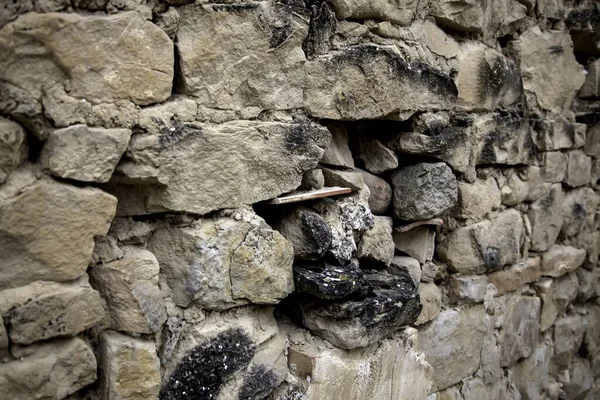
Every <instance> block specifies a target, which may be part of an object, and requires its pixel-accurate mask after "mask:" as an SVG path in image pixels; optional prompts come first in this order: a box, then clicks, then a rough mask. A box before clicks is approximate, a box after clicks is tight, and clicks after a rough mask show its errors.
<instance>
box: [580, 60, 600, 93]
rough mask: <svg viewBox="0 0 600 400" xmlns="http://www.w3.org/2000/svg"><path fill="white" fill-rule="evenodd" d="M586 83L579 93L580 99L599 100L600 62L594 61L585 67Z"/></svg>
mask: <svg viewBox="0 0 600 400" xmlns="http://www.w3.org/2000/svg"><path fill="white" fill-rule="evenodd" d="M585 72H586V74H585V83H584V84H583V86H582V87H581V90H580V91H579V97H583V98H597V97H599V96H600V61H599V60H594V61H591V62H589V63H588V65H587V66H586V67H585Z"/></svg>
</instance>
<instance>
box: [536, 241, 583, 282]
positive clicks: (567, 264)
mask: <svg viewBox="0 0 600 400" xmlns="http://www.w3.org/2000/svg"><path fill="white" fill-rule="evenodd" d="M585 254H586V253H585V250H583V249H577V248H575V247H571V246H561V245H558V244H555V245H553V246H552V247H550V248H549V249H548V251H547V252H545V253H544V254H543V255H542V275H545V276H553V277H558V276H562V275H564V274H566V273H568V272H571V271H574V270H576V269H577V268H579V267H580V266H581V264H583V261H584V260H585Z"/></svg>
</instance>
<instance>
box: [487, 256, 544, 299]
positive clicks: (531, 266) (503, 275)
mask: <svg viewBox="0 0 600 400" xmlns="http://www.w3.org/2000/svg"><path fill="white" fill-rule="evenodd" d="M540 277H541V271H540V258H539V257H530V258H528V259H527V260H525V261H521V262H520V263H517V264H515V265H512V266H510V267H508V268H504V269H502V270H500V271H495V272H492V273H491V274H489V275H488V278H489V282H490V283H493V284H494V286H496V289H497V290H498V295H503V294H505V293H508V292H514V291H515V290H517V289H519V288H520V287H521V286H523V285H526V284H528V283H531V282H535V281H537V280H538V279H540Z"/></svg>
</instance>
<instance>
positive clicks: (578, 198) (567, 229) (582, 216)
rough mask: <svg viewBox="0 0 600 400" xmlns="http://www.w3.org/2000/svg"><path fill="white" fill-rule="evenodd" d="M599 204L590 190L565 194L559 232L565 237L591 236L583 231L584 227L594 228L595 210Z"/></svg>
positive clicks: (598, 200) (596, 196)
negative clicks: (561, 224) (561, 223)
mask: <svg viewBox="0 0 600 400" xmlns="http://www.w3.org/2000/svg"><path fill="white" fill-rule="evenodd" d="M599 203H600V196H599V195H597V194H596V193H595V192H594V190H593V189H592V188H589V187H586V188H579V189H575V190H571V191H569V192H567V193H566V194H565V197H564V202H563V206H562V212H563V226H562V230H561V232H562V233H563V234H564V235H565V236H574V235H578V234H580V233H581V234H582V236H586V235H592V232H588V231H583V229H584V228H586V227H593V226H594V219H595V216H596V209H597V208H598V204H599Z"/></svg>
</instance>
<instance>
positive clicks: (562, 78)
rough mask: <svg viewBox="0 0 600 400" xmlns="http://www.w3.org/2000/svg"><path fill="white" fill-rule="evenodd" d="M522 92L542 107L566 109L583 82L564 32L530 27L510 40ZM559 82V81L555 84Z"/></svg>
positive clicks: (583, 78) (581, 73)
mask: <svg viewBox="0 0 600 400" xmlns="http://www.w3.org/2000/svg"><path fill="white" fill-rule="evenodd" d="M514 49H515V50H516V52H517V54H518V57H519V61H520V67H521V75H522V76H523V78H524V79H523V86H524V87H525V91H527V92H530V93H532V94H533V95H535V99H536V100H537V103H538V104H539V106H540V107H542V108H544V109H546V110H556V111H563V110H565V109H568V108H569V107H570V105H571V102H572V101H573V98H574V97H575V95H576V93H577V91H578V90H579V88H580V87H581V86H582V85H583V83H584V81H585V75H584V74H583V66H581V65H580V64H579V63H578V62H577V60H576V59H575V55H574V54H573V42H572V40H571V36H570V35H569V33H568V32H561V31H541V30H540V28H539V27H538V26H534V27H531V28H529V29H528V30H527V31H525V32H524V33H523V34H522V35H521V36H520V37H519V40H518V41H517V42H515V43H514ZM556 82H560V84H556Z"/></svg>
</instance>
